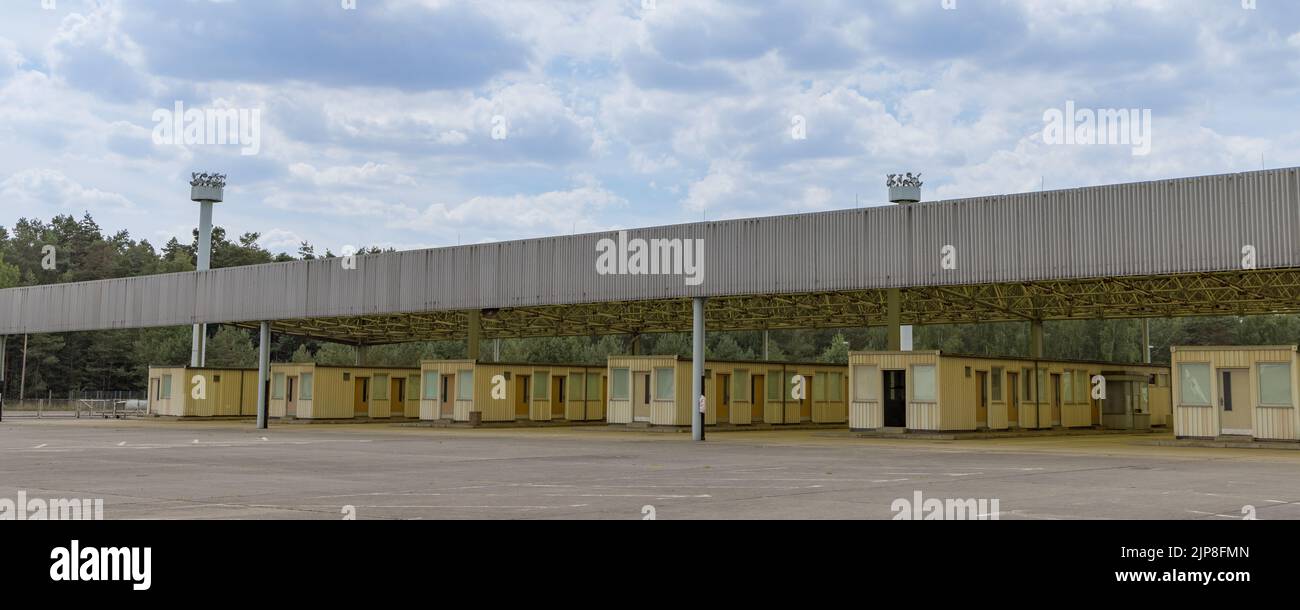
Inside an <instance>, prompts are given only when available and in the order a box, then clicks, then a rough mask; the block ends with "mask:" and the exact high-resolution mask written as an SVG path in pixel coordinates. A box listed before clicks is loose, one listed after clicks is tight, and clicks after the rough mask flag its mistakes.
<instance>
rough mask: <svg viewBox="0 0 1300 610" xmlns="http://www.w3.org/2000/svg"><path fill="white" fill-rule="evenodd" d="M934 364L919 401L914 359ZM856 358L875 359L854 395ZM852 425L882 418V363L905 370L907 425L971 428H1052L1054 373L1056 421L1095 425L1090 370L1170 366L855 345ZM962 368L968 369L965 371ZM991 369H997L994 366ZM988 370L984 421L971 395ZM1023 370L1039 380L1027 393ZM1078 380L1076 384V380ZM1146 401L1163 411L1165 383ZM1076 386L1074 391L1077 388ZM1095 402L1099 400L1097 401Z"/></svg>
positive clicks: (875, 424) (864, 426)
mask: <svg viewBox="0 0 1300 610" xmlns="http://www.w3.org/2000/svg"><path fill="white" fill-rule="evenodd" d="M925 364H931V365H935V366H936V369H935V378H936V379H935V380H936V387H935V400H934V401H918V400H916V399H915V398H914V397H913V395H912V390H913V389H914V385H913V383H912V379H913V373H912V367H914V366H916V365H925ZM858 366H873V367H875V368H874V369H871V372H870V374H871V376H872V377H871V379H870V380H869V388H870V394H869V396H867V397H864V398H866V399H859V398H860V397H858V396H856V395H853V392H854V388H855V380H854V375H856V374H857V371H858V370H860V369H857V368H855V367H858ZM849 369H850V373H849V377H850V379H849V388H850V390H849V391H850V398H851V400H850V427H851V428H852V429H855V430H874V429H879V428H881V427H883V426H884V409H883V406H882V402H881V394H882V388H881V379H880V373H881V371H888V370H903V371H906V372H907V381H906V385H907V428H908V429H909V430H931V431H970V430H977V429H981V428H986V429H990V430H1007V429H1011V428H1050V427H1052V426H1053V425H1054V422H1055V421H1056V420H1054V418H1053V413H1052V398H1051V395H1050V392H1051V391H1052V376H1053V375H1054V374H1056V375H1060V376H1061V377H1060V378H1061V394H1062V397H1061V398H1062V400H1061V406H1060V407H1061V408H1060V416H1059V424H1058V425H1059V426H1061V427H1066V428H1069V427H1087V426H1091V425H1093V417H1092V412H1093V407H1094V405H1093V403H1094V401H1093V400H1092V398H1091V378H1092V376H1094V375H1097V374H1100V373H1102V372H1103V371H1111V370H1124V371H1134V372H1141V373H1144V374H1161V373H1164V374H1167V373H1168V371H1169V369H1168V368H1167V367H1163V366H1156V365H1132V364H1106V363H1096V362H1074V361H1052V360H1037V361H1035V360H1028V359H1017V358H978V357H968V356H950V355H944V354H942V353H940V352H937V351H922V352H855V353H852V354H850V355H849ZM967 369H969V371H970V373H969V376H967ZM995 369H1000V370H999V371H995ZM980 372H984V373H986V376H985V382H986V384H987V385H986V396H987V401H986V405H987V408H988V413H987V415H986V416H985V418H984V420H983V422H980V421H979V420H978V415H977V411H978V409H977V398H978V391H979V387H978V381H979V373H980ZM995 372H996V373H998V374H999V375H1000V378H1001V395H1000V397H995V396H994V392H993V384H994V379H995ZM1008 373H1016V374H1017V380H1016V385H1017V387H1016V388H1014V389H1013V388H1012V387H1011V386H1010V381H1009V379H1010V378H1009V376H1008ZM1067 375H1069V376H1070V381H1071V383H1070V390H1071V391H1070V393H1069V394H1068V395H1067V394H1066V392H1065V385H1066V383H1065V378H1066V376H1067ZM1026 376H1028V377H1029V379H1030V380H1031V381H1035V382H1036V380H1041V381H1042V387H1041V389H1040V391H1039V392H1037V394H1035V393H1034V392H1033V387H1034V384H1031V386H1030V393H1028V394H1026V392H1025V387H1024V382H1025V378H1026ZM1078 384H1082V386H1081V387H1079V386H1078ZM1151 390H1152V391H1150V392H1149V395H1148V401H1149V404H1150V405H1151V411H1152V413H1153V423H1156V424H1159V423H1162V422H1159V421H1155V420H1156V417H1155V414H1156V413H1160V414H1162V417H1163V414H1165V413H1168V412H1169V408H1170V407H1169V398H1168V389H1167V388H1163V389H1157V388H1154V387H1153V388H1151ZM1012 391H1015V392H1016V397H1017V400H1018V408H1017V411H1018V413H1017V416H1016V417H1015V418H1014V419H1015V421H1012V419H1013V418H1012V414H1011V412H1010V400H1009V399H1010V392H1012ZM1076 392H1077V393H1076ZM1098 409H1099V410H1100V406H1099V405H1098Z"/></svg>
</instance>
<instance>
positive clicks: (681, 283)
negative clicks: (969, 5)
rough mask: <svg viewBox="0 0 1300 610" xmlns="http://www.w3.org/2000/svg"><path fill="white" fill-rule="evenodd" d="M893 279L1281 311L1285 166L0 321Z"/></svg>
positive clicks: (1034, 303)
mask: <svg viewBox="0 0 1300 610" xmlns="http://www.w3.org/2000/svg"><path fill="white" fill-rule="evenodd" d="M678 239H679V240H683V241H681V242H660V243H661V244H663V245H668V244H670V243H671V245H672V246H673V247H674V248H678V247H681V248H680V249H676V250H673V251H672V254H673V255H674V256H675V255H678V254H684V253H685V252H687V251H693V249H692V246H693V245H694V243H693V242H687V241H685V240H703V246H702V248H703V255H704V256H703V263H702V270H703V273H702V275H697V276H694V277H695V278H697V279H699V280H700V281H699V283H698V284H695V282H694V281H692V277H691V276H689V275H687V274H685V273H682V274H674V273H667V274H654V275H651V274H635V275H634V274H629V273H621V274H620V273H617V272H615V273H601V271H602V270H605V271H609V270H614V271H618V270H619V263H622V266H623V267H624V270H626V267H627V265H628V263H629V262H630V263H631V264H632V266H633V267H635V266H636V263H635V261H629V260H628V259H629V258H631V255H630V253H629V251H630V250H634V249H635V248H634V247H629V245H628V244H630V243H632V242H633V241H634V240H646V241H647V242H649V240H678ZM620 244H622V245H620ZM656 245H658V244H656ZM666 251H668V248H665V249H664V250H659V249H656V250H654V252H655V253H656V254H663V253H664V252H666ZM602 256H605V257H606V258H603V259H602V258H601V257H602ZM688 262H689V261H688ZM666 266H667V265H665V267H666ZM893 288H898V289H901V294H902V320H903V322H904V323H916V324H935V323H958V322H977V321H1003V320H1027V319H1043V320H1051V319H1079V318H1103V317H1154V316H1177V315H1208V314H1229V313H1239V314H1246V313H1270V312H1295V311H1300V168H1287V169H1278V170H1268V171H1259V172H1248V173H1239V174H1225V175H1213V176H1201V177H1194V178H1180V179H1171V180H1158V181H1152V182H1139V183H1130V184H1117V185H1107V186H1097V187H1087V188H1077V189H1069V190H1058V191H1046V192H1036V193H1023V194H1015V195H1000V196H990V197H976V198H969V199H957V200H947V201H935V202H924V203H918V204H911V205H888V206H877V207H867V208H856V209H849V210H839V211H831V212H820V213H810V214H795V215H788V216H776V217H768V218H748V219H740V220H722V221H714V222H702V223H691V224H682V225H672V226H662V227H653V228H646V229H632V230H629V231H627V232H626V233H625V234H623V235H620V234H619V232H605V233H592V234H584V235H573V236H563V237H549V238H540V239H527V240H518V241H509V242H500V243H487V244H475V245H468V246H457V247H446V248H434V249H428V250H415V251H408V252H394V253H384V254H373V255H365V256H357V257H356V258H355V264H354V265H350V264H349V265H345V264H344V260H343V259H339V258H334V259H322V260H313V261H296V262H287V263H274V264H266V265H255V266H248V267H235V268H227V269H216V270H212V271H202V272H189V273H174V274H166V275H157V276H146V277H134V278H123V279H113V280H101V281H93V282H78V283H68V284H54V285H44V286H30V287H22V288H11V289H7V290H0V334H20V333H46V332H65V331H81V330H100V329H117V328H142V327H157V326H177V325H189V324H194V323H228V324H240V325H253V324H257V323H258V322H261V321H270V322H272V323H273V327H274V329H275V330H277V331H280V332H289V333H295V334H301V335H305V336H314V337H318V338H322V339H330V340H337V341H344V342H351V343H363V344H369V343H392V342H401V341H412V340H422V339H449V338H459V337H464V336H465V335H466V329H467V325H468V318H469V312H470V311H480V312H481V315H480V319H481V321H482V329H483V332H482V336H483V337H487V338H491V337H525V336H562V335H581V334H607V333H649V332H671V331H683V330H689V329H690V305H689V300H690V298H692V297H709V298H710V301H709V303H708V306H707V310H706V311H707V318H708V327H709V328H711V329H723V330H744V329H764V328H774V329H775V328H818V327H850V326H865V325H874V324H882V323H884V320H885V318H884V316H885V302H886V291H887V290H888V289H893Z"/></svg>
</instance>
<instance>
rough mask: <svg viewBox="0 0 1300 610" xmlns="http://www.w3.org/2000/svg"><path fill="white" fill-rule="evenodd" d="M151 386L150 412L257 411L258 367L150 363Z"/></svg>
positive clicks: (206, 414) (213, 414)
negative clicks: (212, 366) (195, 366)
mask: <svg viewBox="0 0 1300 610" xmlns="http://www.w3.org/2000/svg"><path fill="white" fill-rule="evenodd" d="M148 388H149V411H148V413H149V414H151V415H165V416H170V417H239V416H244V415H254V416H255V415H257V369H216V368H191V367H185V366H174V367H166V366H151V367H149V385H148Z"/></svg>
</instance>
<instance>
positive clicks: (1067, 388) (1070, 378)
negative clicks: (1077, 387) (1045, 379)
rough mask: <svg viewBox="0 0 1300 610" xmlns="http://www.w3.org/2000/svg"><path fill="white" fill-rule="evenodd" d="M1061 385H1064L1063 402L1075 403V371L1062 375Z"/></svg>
mask: <svg viewBox="0 0 1300 610" xmlns="http://www.w3.org/2000/svg"><path fill="white" fill-rule="evenodd" d="M1061 383H1062V384H1063V385H1062V387H1061V396H1062V397H1063V398H1062V399H1061V400H1062V401H1064V402H1074V373H1073V371H1066V372H1065V374H1064V375H1061Z"/></svg>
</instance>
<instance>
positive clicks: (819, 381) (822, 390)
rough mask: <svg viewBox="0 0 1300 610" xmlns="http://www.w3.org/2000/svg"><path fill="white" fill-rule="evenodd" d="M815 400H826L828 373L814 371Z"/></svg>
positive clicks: (813, 392)
mask: <svg viewBox="0 0 1300 610" xmlns="http://www.w3.org/2000/svg"><path fill="white" fill-rule="evenodd" d="M812 390H813V391H812V394H813V400H822V401H824V400H826V373H813V388H812Z"/></svg>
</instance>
